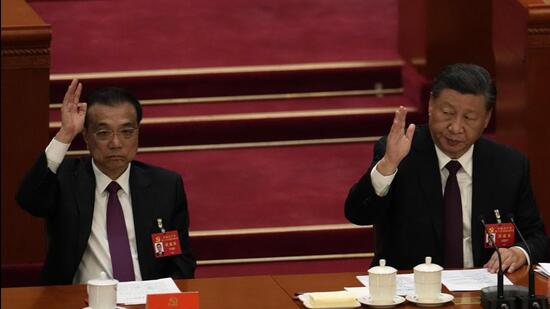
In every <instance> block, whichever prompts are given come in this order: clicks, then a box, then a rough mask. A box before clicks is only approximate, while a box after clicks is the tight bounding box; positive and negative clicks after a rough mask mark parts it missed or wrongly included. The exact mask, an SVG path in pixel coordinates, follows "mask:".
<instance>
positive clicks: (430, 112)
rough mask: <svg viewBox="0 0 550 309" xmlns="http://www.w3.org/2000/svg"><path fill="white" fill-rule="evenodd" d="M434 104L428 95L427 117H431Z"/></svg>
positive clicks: (431, 97)
mask: <svg viewBox="0 0 550 309" xmlns="http://www.w3.org/2000/svg"><path fill="white" fill-rule="evenodd" d="M433 104H434V98H433V96H432V95H430V100H429V101H428V117H429V116H431V115H432V109H433Z"/></svg>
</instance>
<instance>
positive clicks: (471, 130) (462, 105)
mask: <svg viewBox="0 0 550 309" xmlns="http://www.w3.org/2000/svg"><path fill="white" fill-rule="evenodd" d="M428 115H429V127H430V133H431V135H432V139H433V141H434V143H435V144H436V145H437V146H438V147H439V149H441V150H442V151H443V152H444V153H445V154H446V155H448V156H449V157H451V158H452V159H458V158H459V157H460V156H462V155H463V154H464V153H465V152H466V151H467V150H468V149H469V148H470V146H471V145H472V144H474V143H475V142H476V141H477V139H478V138H479V137H480V136H481V134H482V133H483V130H484V129H485V128H486V127H487V125H488V124H489V120H490V119H491V111H487V110H486V109H485V97H484V96H483V95H473V94H462V93H460V92H458V91H455V90H452V89H444V90H443V91H441V93H440V94H439V97H437V98H434V97H431V98H430V106H429V112H428Z"/></svg>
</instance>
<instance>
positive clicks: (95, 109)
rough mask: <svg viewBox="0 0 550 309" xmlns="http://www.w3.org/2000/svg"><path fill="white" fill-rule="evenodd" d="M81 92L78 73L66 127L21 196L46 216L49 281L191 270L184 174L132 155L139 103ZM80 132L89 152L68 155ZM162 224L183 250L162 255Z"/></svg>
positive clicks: (120, 94)
mask: <svg viewBox="0 0 550 309" xmlns="http://www.w3.org/2000/svg"><path fill="white" fill-rule="evenodd" d="M81 91H82V84H80V83H78V81H77V80H73V81H72V83H71V85H70V86H69V88H68V90H67V93H66V95H65V98H64V100H63V104H62V107H61V129H60V130H59V132H58V133H57V134H56V136H55V137H54V139H53V140H52V141H51V143H50V145H48V147H47V148H46V151H45V153H43V154H41V155H40V157H39V158H38V160H37V161H36V163H35V164H34V166H33V167H32V168H31V170H30V171H29V173H28V174H27V175H26V177H25V178H24V180H23V182H22V184H21V186H20V188H19V191H18V193H17V197H16V198H17V201H18V203H19V204H20V205H21V207H23V208H24V209H26V210H27V211H28V212H29V213H31V214H32V215H35V216H39V217H44V218H46V220H47V229H48V253H47V257H46V261H45V264H44V269H43V272H42V275H43V283H44V284H71V283H86V282H87V281H88V280H90V279H94V278H97V277H99V276H100V273H101V272H105V273H106V274H107V275H108V276H109V277H112V278H115V279H118V280H119V281H133V280H148V279H157V278H163V277H173V278H192V277H193V275H194V270H195V266H196V263H195V259H194V258H193V256H192V254H191V250H190V248H189V235H188V227H189V217H188V211H187V201H186V196H185V191H184V188H183V182H182V180H181V177H180V176H179V175H178V174H176V173H174V172H171V171H168V170H165V169H161V168H158V167H154V166H151V165H148V164H145V163H142V162H139V161H134V160H133V159H134V157H135V155H136V153H137V148H138V133H139V123H140V121H141V115H142V111H141V106H140V103H139V101H138V100H137V99H135V98H134V97H133V96H132V95H131V94H129V93H128V92H127V91H125V90H123V89H120V88H114V87H109V88H102V89H98V90H96V91H94V92H92V93H91V94H90V95H89V96H88V98H87V100H86V101H87V103H80V94H81ZM80 133H82V135H83V138H84V140H85V142H86V144H87V146H88V150H89V151H90V155H91V156H84V157H81V158H72V157H68V158H67V157H65V154H66V152H67V150H68V148H69V146H70V144H71V142H72V141H73V139H74V138H75V137H76V136H77V135H78V134H80ZM165 231H166V233H169V232H171V231H173V232H172V233H173V234H175V235H177V237H176V238H177V239H179V244H180V247H181V253H180V252H179V251H178V252H176V253H177V254H173V255H170V256H163V257H155V247H154V244H153V238H152V235H153V234H157V233H163V232H165ZM159 235H165V234H157V237H162V236H159Z"/></svg>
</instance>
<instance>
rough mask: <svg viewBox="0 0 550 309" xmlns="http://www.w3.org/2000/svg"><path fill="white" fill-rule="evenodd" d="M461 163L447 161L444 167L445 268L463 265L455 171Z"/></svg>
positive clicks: (460, 220)
mask: <svg viewBox="0 0 550 309" xmlns="http://www.w3.org/2000/svg"><path fill="white" fill-rule="evenodd" d="M460 167H461V165H460V163H459V162H458V161H449V163H447V165H445V168H446V169H447V170H449V177H448V178H447V183H446V184H445V193H444V194H443V199H444V201H445V211H444V212H445V266H446V267H447V268H462V267H464V262H463V256H462V255H463V253H462V246H463V244H462V242H463V238H462V202H461V200H460V188H459V187H458V181H457V179H456V172H458V170H459V169H460Z"/></svg>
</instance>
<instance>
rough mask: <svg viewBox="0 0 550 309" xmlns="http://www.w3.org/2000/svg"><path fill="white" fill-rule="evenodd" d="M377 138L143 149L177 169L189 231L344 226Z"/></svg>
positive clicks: (143, 157) (152, 160)
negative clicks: (219, 147) (202, 148)
mask: <svg viewBox="0 0 550 309" xmlns="http://www.w3.org/2000/svg"><path fill="white" fill-rule="evenodd" d="M371 156H372V143H352V144H334V145H311V146H293V147H290V146H288V147H267V148H248V149H233V150H208V151H189V152H166V153H142V154H139V155H138V159H139V160H142V161H145V162H149V163H151V164H155V165H158V166H161V167H166V168H169V169H172V170H175V171H177V172H179V173H180V174H181V175H182V176H183V179H184V182H185V184H186V192H187V194H188V196H187V198H188V201H189V211H190V214H191V230H192V231H193V230H214V229H239V228H255V227H277V226H296V225H316V224H335V223H347V220H346V219H345V218H344V210H343V205H344V200H345V198H346V196H347V193H348V190H349V189H350V187H351V185H352V184H353V183H354V182H355V181H356V180H357V179H358V178H359V177H360V176H361V175H362V173H363V172H364V171H365V170H366V168H367V167H368V165H369V164H370V160H371Z"/></svg>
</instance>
